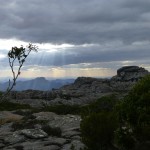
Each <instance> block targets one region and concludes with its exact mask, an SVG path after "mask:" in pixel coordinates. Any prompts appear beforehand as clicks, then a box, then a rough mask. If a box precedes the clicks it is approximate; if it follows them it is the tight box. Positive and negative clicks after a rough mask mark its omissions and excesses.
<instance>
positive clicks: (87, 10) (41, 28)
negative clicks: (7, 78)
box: [0, 0, 150, 44]
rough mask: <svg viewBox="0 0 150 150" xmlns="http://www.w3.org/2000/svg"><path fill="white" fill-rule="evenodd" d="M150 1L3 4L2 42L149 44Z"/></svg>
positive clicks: (43, 0) (12, 0)
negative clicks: (139, 42) (13, 39)
mask: <svg viewBox="0 0 150 150" xmlns="http://www.w3.org/2000/svg"><path fill="white" fill-rule="evenodd" d="M149 18H150V2H148V1H147V0H142V1H141V0H132V1H131V0H108V1H106V0H59V1H56V0H30V1H27V0H8V1H5V0H1V4H0V20H1V22H0V38H6V39H7V38H17V39H20V40H23V41H31V42H43V43H46V42H50V43H72V44H83V43H104V42H110V41H112V40H120V41H123V42H124V43H132V42H135V41H141V40H150V26H149V21H150V19H149Z"/></svg>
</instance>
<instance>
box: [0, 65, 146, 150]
mask: <svg viewBox="0 0 150 150" xmlns="http://www.w3.org/2000/svg"><path fill="white" fill-rule="evenodd" d="M148 74H149V72H148V71H147V70H145V69H144V68H141V67H138V66H127V67H122V68H120V69H118V70H117V75H116V76H114V77H112V78H111V79H97V78H90V77H79V78H77V79H76V80H75V82H74V83H73V84H70V85H65V86H63V87H61V88H59V89H53V90H51V91H36V90H26V91H21V92H16V91H13V92H11V93H10V95H9V97H8V99H9V100H10V101H11V102H17V103H23V104H29V105H31V106H32V107H36V108H38V107H41V106H42V105H43V103H45V104H46V105H59V104H66V105H86V104H88V103H90V102H93V101H95V100H96V99H98V98H100V97H102V96H105V95H110V94H114V93H115V94H116V95H117V96H118V97H119V98H121V97H123V96H124V95H126V94H127V93H128V91H129V90H130V89H131V88H132V87H133V86H134V84H135V83H136V82H137V81H138V80H140V79H141V78H143V77H144V76H145V75H148ZM80 121H81V117H80V116H79V115H71V114H67V115H58V114H55V113H53V112H42V111H41V112H37V113H36V112H34V113H31V112H30V110H20V111H18V110H15V111H1V112H0V149H1V150H81V149H83V148H84V144H83V143H82V142H81V137H80V134H81V133H80ZM53 130H55V133H57V134H53V135H52V134H49V131H51V133H52V131H53Z"/></svg>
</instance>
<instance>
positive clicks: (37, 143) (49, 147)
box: [0, 111, 84, 150]
mask: <svg viewBox="0 0 150 150" xmlns="http://www.w3.org/2000/svg"><path fill="white" fill-rule="evenodd" d="M1 113H3V112H1ZM5 113H8V114H11V115H12V116H13V115H14V114H13V112H6V111H5ZM33 116H35V121H34V122H35V124H34V126H33V128H32V129H28V128H27V127H26V125H24V128H23V129H20V128H18V129H17V130H15V131H14V126H13V124H14V122H13V121H12V122H9V123H7V122H6V123H4V124H0V131H3V132H1V134H0V149H2V150H11V149H12V150H18V149H19V150H33V149H36V150H70V148H71V146H72V145H73V146H74V147H75V149H76V150H80V149H81V148H83V147H84V145H83V144H82V142H81V138H80V121H81V117H80V116H77V115H69V114H68V115H57V114H55V113H51V112H39V113H34V114H33ZM6 117H7V116H6ZM27 121H29V120H27ZM39 122H45V123H46V124H47V125H49V126H51V127H52V128H53V127H57V128H60V129H61V132H62V134H61V135H60V136H52V135H49V134H48V133H46V132H45V131H43V130H42V126H41V125H40V124H39ZM32 123H33V121H32Z"/></svg>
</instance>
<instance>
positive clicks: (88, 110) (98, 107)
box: [81, 95, 118, 118]
mask: <svg viewBox="0 0 150 150" xmlns="http://www.w3.org/2000/svg"><path fill="white" fill-rule="evenodd" d="M117 102H118V100H117V99H116V96H115V95H109V96H103V97H101V98H99V99H98V100H97V101H95V102H93V103H90V104H89V105H87V106H83V107H82V110H81V116H82V118H84V117H86V116H88V115H90V114H92V113H99V112H103V111H109V112H111V111H113V110H114V108H115V105H116V103H117Z"/></svg>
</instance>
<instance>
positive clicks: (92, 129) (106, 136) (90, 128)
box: [81, 112, 117, 150]
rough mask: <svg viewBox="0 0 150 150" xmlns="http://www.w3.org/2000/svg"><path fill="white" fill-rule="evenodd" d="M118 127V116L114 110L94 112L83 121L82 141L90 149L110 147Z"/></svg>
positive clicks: (100, 149)
mask: <svg viewBox="0 0 150 150" xmlns="http://www.w3.org/2000/svg"><path fill="white" fill-rule="evenodd" d="M116 128H117V117H116V116H115V114H114V113H112V112H101V113H93V114H91V115H89V116H87V117H85V118H84V119H83V120H82V122H81V135H82V141H83V143H84V144H85V145H86V147H87V149H88V150H103V149H105V148H108V147H109V146H110V145H111V146H112V144H111V142H112V140H113V136H114V131H115V129H116Z"/></svg>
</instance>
